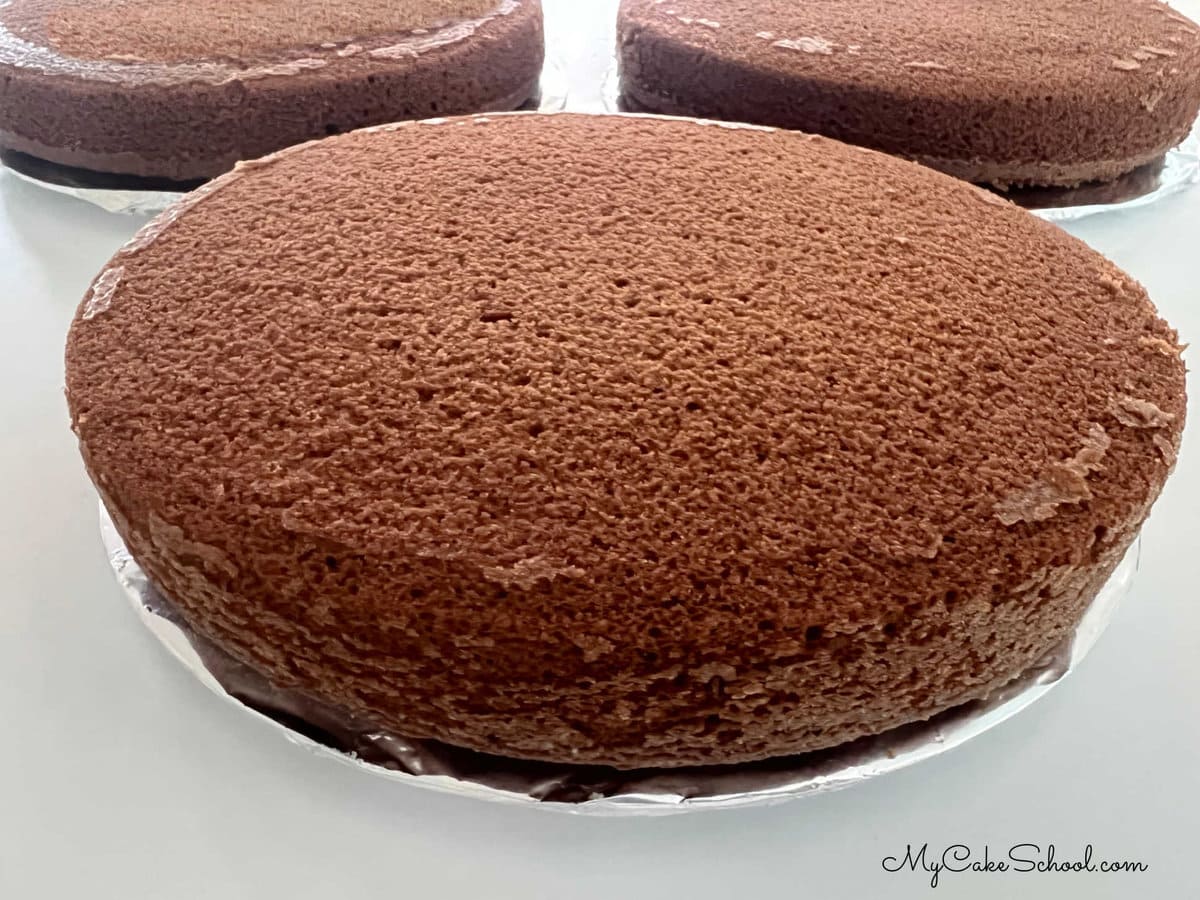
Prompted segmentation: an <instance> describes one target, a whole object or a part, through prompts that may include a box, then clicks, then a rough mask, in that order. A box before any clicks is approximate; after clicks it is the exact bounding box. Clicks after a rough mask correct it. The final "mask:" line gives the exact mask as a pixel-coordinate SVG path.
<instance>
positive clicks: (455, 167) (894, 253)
mask: <svg viewBox="0 0 1200 900" xmlns="http://www.w3.org/2000/svg"><path fill="white" fill-rule="evenodd" d="M298 185H302V186H303V189H302V190H297V186H298ZM151 238H153V239H151ZM1179 354H1180V348H1179V347H1178V346H1177V342H1176V335H1175V334H1174V332H1173V331H1172V330H1171V329H1170V328H1169V327H1168V326H1167V325H1165V324H1164V323H1163V322H1162V321H1160V320H1159V319H1158V318H1157V316H1156V315H1155V312H1154V309H1153V307H1152V306H1151V304H1150V302H1149V301H1148V300H1147V298H1146V295H1145V293H1144V292H1143V291H1142V289H1141V288H1140V287H1139V286H1138V285H1137V284H1135V283H1133V282H1132V281H1130V280H1129V279H1128V278H1127V277H1125V276H1123V275H1122V274H1121V273H1120V272H1119V271H1118V270H1117V269H1116V268H1115V267H1113V266H1112V265H1111V264H1110V263H1108V262H1107V261H1106V260H1104V259H1103V258H1102V257H1100V256H1099V255H1098V254H1096V253H1094V252H1092V251H1091V250H1089V249H1088V248H1086V247H1085V246H1084V245H1083V244H1081V243H1080V242H1078V241H1077V240H1075V239H1073V238H1071V237H1070V236H1068V235H1067V234H1065V233H1064V232H1062V231H1060V230H1059V229H1057V228H1055V227H1053V226H1051V225H1049V224H1046V223H1043V222H1041V221H1039V220H1037V219H1035V218H1033V217H1032V216H1030V215H1028V214H1026V213H1024V212H1022V211H1021V210H1019V209H1017V208H1015V207H1012V206H1010V205H1009V204H1007V203H1006V202H1004V201H1001V200H999V199H996V198H995V197H993V196H991V195H989V194H987V193H984V192H983V191H980V190H978V189H976V188H974V187H971V186H969V185H967V184H964V183H959V182H956V181H954V180H952V179H950V178H947V177H944V176H941V175H939V174H936V173H934V172H932V171H930V170H927V169H924V168H921V167H918V166H916V165H913V164H910V163H907V162H903V161H900V160H897V159H893V158H890V157H886V156H883V155H879V154H875V153H871V152H868V151H863V150H859V149H855V148H851V147H848V146H846V145H842V144H839V143H836V142H833V141H829V140H826V139H822V138H810V137H807V136H804V135H800V134H796V133H788V132H768V131H764V130H751V129H746V128H736V129H734V128H729V127H719V126H713V125H701V124H694V123H690V122H686V121H678V120H675V121H672V120H659V119H649V118H637V117H588V116H578V115H559V116H533V115H528V116H500V117H494V118H492V119H490V120H488V119H463V120H451V121H450V122H447V123H443V124H437V123H433V124H413V125H406V126H401V127H397V128H392V129H388V130H383V131H376V132H371V133H367V132H359V133H355V134H351V135H346V136H342V137H339V138H334V139H331V140H328V141H323V142H321V143H318V144H310V145H308V146H306V147H303V148H301V149H299V150H295V151H292V152H286V153H284V154H281V155H279V156H277V157H275V158H271V159H269V160H268V161H266V162H262V163H253V164H251V165H250V166H248V167H244V168H242V169H241V170H240V171H239V172H237V173H235V174H234V175H232V176H230V177H227V178H225V179H221V180H220V181H218V182H217V183H216V189H215V190H214V191H212V192H210V193H208V194H206V195H203V196H200V197H199V199H197V200H196V201H195V202H194V205H191V206H190V208H188V209H186V210H185V211H183V212H181V213H179V214H178V215H177V216H169V217H168V218H167V219H165V220H163V222H161V223H159V224H158V225H156V226H154V229H153V232H152V233H148V234H146V235H143V237H142V238H141V239H139V240H138V241H137V242H135V244H134V245H132V246H131V247H130V248H129V249H127V250H126V251H124V252H123V253H122V254H120V255H119V256H118V257H117V258H116V259H115V260H114V262H113V264H112V266H111V267H110V268H109V270H108V271H107V272H106V273H105V274H103V275H102V276H101V277H100V278H99V279H98V281H97V283H96V285H95V287H94V288H93V290H92V291H91V293H90V294H89V296H88V298H87V299H86V301H85V303H84V304H83V306H82V307H81V311H80V318H79V319H78V320H77V322H76V323H75V325H74V327H73V330H72V333H71V337H70V344H69V350H68V393H69V398H70V404H71V409H72V413H73V417H74V421H75V425H76V427H77V429H78V433H79V436H80V438H81V441H82V443H83V445H84V447H85V451H86V455H87V457H88V459H89V464H90V466H91V469H92V471H93V473H94V474H98V477H99V482H100V485H101V488H102V490H104V491H105V492H106V494H108V495H110V496H113V497H117V498H120V499H121V503H122V505H123V507H124V511H125V514H126V515H130V516H132V515H139V516H144V515H145V514H146V513H145V511H146V510H150V511H152V517H151V519H150V521H151V527H152V528H158V527H159V526H158V525H155V524H154V523H155V522H156V521H157V522H159V523H160V524H161V523H166V524H161V527H162V528H170V529H180V531H179V532H172V533H175V534H178V535H182V537H181V538H180V540H183V541H185V542H186V543H185V544H179V546H190V547H192V548H194V552H195V553H197V554H200V558H205V559H209V560H210V561H213V565H214V566H216V570H220V571H228V572H230V573H232V572H236V571H238V570H239V567H240V566H244V565H249V566H250V568H249V569H243V570H242V571H243V572H250V571H255V572H257V570H255V569H253V565H254V564H253V563H252V562H247V561H244V560H240V559H239V558H238V554H239V550H240V548H241V547H242V546H243V538H244V537H245V536H247V535H250V534H253V535H255V536H256V538H255V540H256V541H258V542H260V543H261V542H263V541H265V542H266V543H267V544H269V543H270V537H269V536H270V535H272V534H293V535H305V536H307V538H311V539H312V540H315V541H316V542H317V544H318V545H319V546H324V547H329V548H341V549H338V550H332V549H331V550H330V552H337V553H339V554H341V555H343V556H345V555H346V554H361V555H364V556H365V558H369V559H376V560H379V559H382V560H386V559H395V560H430V561H440V564H444V565H446V566H448V567H449V568H448V569H447V571H453V572H455V573H457V574H456V576H455V577H459V576H461V577H464V578H465V577H466V575H465V574H464V573H474V574H473V577H475V578H477V579H479V581H480V583H487V584H491V585H494V586H495V587H496V590H497V591H498V592H499V593H497V594H496V595H495V597H496V598H504V597H507V600H505V599H496V600H495V601H494V602H495V603H496V605H495V607H494V608H492V609H490V610H488V611H486V612H480V613H479V614H478V615H476V616H474V617H473V618H472V619H471V620H470V622H471V624H470V626H469V627H470V628H472V629H475V630H476V634H474V635H473V636H465V635H464V636H462V637H461V639H462V640H473V639H478V640H483V636H486V635H491V636H492V637H488V638H487V639H488V640H489V641H490V640H492V639H493V637H494V638H495V640H496V641H497V642H499V643H497V644H496V646H497V647H507V648H510V649H511V648H512V647H514V646H517V645H519V644H520V643H521V642H524V641H532V642H533V646H536V645H537V642H538V640H539V635H540V636H541V637H542V638H544V639H545V640H551V639H552V637H551V636H552V635H559V636H560V638H561V635H562V634H564V633H566V634H569V635H570V637H569V638H567V639H568V640H572V641H576V642H577V643H578V645H579V646H580V647H582V648H584V649H583V652H584V654H585V659H594V658H598V657H601V656H604V655H605V654H606V653H608V652H609V651H612V650H614V648H621V647H636V646H638V641H639V640H641V639H642V638H643V637H644V630H645V628H646V627H647V626H648V624H651V623H655V628H659V626H666V627H669V631H667V632H665V634H666V635H667V636H665V637H663V638H662V641H664V642H669V643H671V644H672V645H673V646H674V645H677V646H679V647H706V646H708V647H714V648H718V647H721V646H725V645H726V644H727V643H730V642H732V643H731V646H733V647H739V648H745V647H748V646H749V645H750V642H754V643H759V642H762V641H768V640H777V639H781V638H779V637H773V634H774V632H768V631H766V630H762V631H760V630H758V623H759V621H760V620H761V621H763V622H767V623H769V624H770V625H771V628H772V629H774V628H776V627H778V628H779V629H780V634H782V630H783V629H785V628H787V627H791V626H794V625H795V624H796V623H813V622H819V623H822V625H823V626H824V627H825V628H826V629H827V630H829V631H831V632H836V631H837V629H838V628H840V627H847V628H850V627H852V626H848V625H846V624H845V623H848V622H856V621H857V622H863V621H871V620H873V619H879V618H885V617H888V616H891V615H894V614H895V611H896V608H897V606H900V607H903V606H904V604H906V603H907V602H909V599H911V597H912V596H913V595H914V594H915V595H917V596H924V594H923V593H922V592H923V591H926V590H928V589H929V586H930V585H931V584H934V585H936V584H938V583H940V582H939V581H938V579H942V580H943V581H946V582H947V583H948V584H960V583H964V582H965V583H976V582H978V583H983V582H987V581H988V580H989V579H990V578H992V577H993V576H990V575H988V574H987V573H989V572H992V573H994V572H997V571H1000V569H1004V570H1005V571H1008V568H1009V567H1012V568H1013V569H1014V570H1016V569H1019V568H1020V567H1021V566H1027V565H1033V564H1034V563H1033V562H1032V560H1033V559H1034V557H1036V556H1037V555H1038V554H1045V555H1046V559H1045V560H1043V562H1042V563H1041V564H1042V565H1046V564H1048V563H1049V560H1050V558H1051V557H1052V555H1053V554H1054V553H1055V552H1056V551H1054V549H1053V548H1054V547H1061V546H1064V545H1065V546H1086V545H1087V543H1088V542H1091V541H1094V539H1095V536H1094V535H1093V534H1092V529H1093V525H1092V524H1090V523H1092V522H1094V521H1095V519H1094V517H1093V516H1094V515H1095V514H1097V510H1098V511H1099V513H1098V514H1099V515H1101V516H1102V517H1103V516H1110V517H1111V519H1110V521H1112V522H1114V523H1120V524H1121V527H1125V526H1126V523H1128V522H1129V521H1131V520H1133V521H1137V520H1140V516H1141V515H1143V514H1144V511H1145V508H1146V504H1147V503H1148V501H1149V500H1150V499H1151V497H1152V495H1153V494H1154V493H1156V492H1157V487H1158V485H1160V484H1161V482H1162V479H1163V478H1164V477H1165V473H1166V471H1167V467H1168V465H1169V463H1170V462H1171V461H1173V459H1174V452H1175V449H1176V447H1177V445H1178V440H1179V435H1180V432H1181V429H1182V426H1183V418H1184V412H1185V410H1184V403H1185V400H1184V367H1183V363H1182V362H1181V360H1180V356H1179ZM1088 504H1092V511H1091V513H1089V515H1088V516H1082V515H1081V514H1080V511H1081V509H1083V508H1084V507H1086V506H1087V505H1088ZM1084 522H1086V523H1089V524H1087V525H1086V531H1087V534H1086V536H1085V535H1083V534H1080V533H1078V532H1080V530H1081V529H1082V528H1083V527H1084V526H1083V525H1081V523H1084ZM1085 539H1086V540H1085ZM176 543H178V542H176ZM1023 548H1025V549H1023ZM189 552H190V551H189ZM848 560H849V561H851V562H850V563H847V561H848ZM864 567H865V568H864ZM997 567H999V568H997ZM216 570H214V571H216ZM872 571H874V572H877V573H878V574H879V578H878V579H873V577H872V576H871V575H870V574H869V573H870V572H872ZM930 573H935V574H936V577H934V576H933V575H931V574H930ZM277 575H278V577H283V575H280V574H278V573H275V574H271V573H267V572H266V571H262V572H257V574H256V576H255V577H262V578H264V579H272V578H276V577H277ZM931 579H932V580H931ZM972 579H974V580H975V582H972ZM560 585H561V586H562V590H563V591H564V592H565V593H558V592H557V591H558V587H557V586H560ZM714 585H718V586H720V587H719V589H718V591H717V594H718V595H719V596H720V597H721V600H720V602H717V601H711V600H710V599H708V598H710V597H712V596H713V590H712V589H713V586H714ZM941 589H942V590H944V589H945V586H944V585H943V587H942V588H941ZM289 590H291V589H290V588H289ZM506 591H512V595H511V596H509V595H508V594H506V593H505V592H506ZM939 596H940V595H939ZM564 598H566V599H564ZM305 602H306V603H307V602H310V601H305ZM311 602H329V601H328V599H326V600H325V601H317V600H312V601H311ZM338 602H339V603H343V604H345V608H344V609H343V612H342V613H330V615H331V617H332V621H343V618H342V617H343V616H345V615H352V614H351V613H350V612H349V609H350V608H351V607H361V609H360V610H359V612H360V613H361V614H363V615H368V614H370V615H371V616H374V615H375V613H374V612H372V611H373V610H378V609H380V608H382V607H380V606H378V605H379V604H383V605H386V606H387V607H388V609H391V610H393V611H394V612H395V614H396V615H400V612H399V610H400V609H401V608H402V607H403V605H404V604H406V603H412V604H414V605H415V607H419V606H421V604H422V603H423V602H424V601H423V600H422V599H421V598H420V596H419V593H418V592H416V591H414V592H413V593H412V594H411V596H408V595H405V596H401V595H400V594H398V593H397V594H391V593H387V594H386V596H384V595H382V594H381V595H380V596H375V595H372V596H369V597H367V596H362V595H358V594H357V593H356V592H351V594H347V595H343V596H342V599H341V600H339V601H338ZM456 602H460V601H456V600H455V599H453V597H451V598H450V599H447V598H446V597H441V598H440V599H439V601H438V608H437V609H436V610H431V611H430V612H429V615H430V616H432V617H434V618H438V617H444V616H449V615H451V614H452V612H453V610H452V609H451V607H453V605H454V604H455V603H456ZM461 602H464V603H465V602H467V601H466V600H462V601H461ZM471 602H474V601H471ZM415 607H414V608H415ZM322 608H323V607H322ZM531 621H532V622H534V623H541V624H540V625H539V626H538V627H537V628H534V629H532V630H531V625H530V622H531ZM456 627H459V626H456ZM763 628H764V629H765V628H766V626H765V625H764V626H763ZM802 630H803V629H802ZM455 633H456V634H457V633H458V632H455ZM459 639H460V638H456V639H455V640H459ZM555 639H558V638H555ZM514 642H516V644H514ZM497 652H500V651H499V650H497ZM505 652H507V651H505ZM728 652H729V653H740V652H742V651H741V650H740V649H739V650H730V651H728ZM746 652H749V651H748V650H747V651H746ZM618 655H619V654H618ZM614 658H616V657H614ZM718 658H719V657H718ZM505 665H512V666H516V667H519V666H521V665H523V663H522V661H521V658H520V656H519V655H518V656H515V657H514V658H513V659H512V660H510V661H509V662H506V663H505ZM530 665H534V663H530Z"/></svg>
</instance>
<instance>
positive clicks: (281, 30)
mask: <svg viewBox="0 0 1200 900" xmlns="http://www.w3.org/2000/svg"><path fill="white" fill-rule="evenodd" d="M543 57H544V47H543V34H542V10H541V3H540V2H539V0H396V2H384V0H328V2H322V3H311V2H305V0H214V2H204V3H196V2H189V0H164V2H160V0H98V2H92V0H11V2H10V3H8V4H6V5H4V6H0V85H2V89H0V151H7V152H9V153H10V154H11V153H21V154H25V155H26V156H32V157H34V158H35V159H37V160H42V161H46V162H50V163H54V164H57V165H61V166H68V167H71V168H75V169H84V170H88V171H91V172H95V173H106V174H116V175H124V176H131V177H139V178H152V179H166V180H169V181H196V180H203V179H207V178H211V177H213V176H215V175H218V174H220V173H222V172H225V171H227V170H229V169H230V168H232V167H233V165H234V164H235V163H236V162H238V161H240V160H245V159H253V158H255V157H258V156H262V155H265V154H266V153H270V152H273V151H275V150H278V149H281V148H283V147H286V146H289V145H291V144H297V143H301V142H303V141H307V140H312V139H315V138H319V137H324V136H326V135H330V134H337V133H341V132H343V131H350V130H353V129H355V128H360V127H363V126H366V125H376V124H380V123H384V122H391V121H397V120H401V119H414V118H425V117H428V116H432V115H447V114H456V113H471V112H483V111H490V110H511V109H514V108H517V107H519V106H521V105H522V104H524V103H525V102H526V101H528V100H530V99H531V98H533V97H534V96H535V95H536V94H537V91H538V81H539V77H540V73H541V68H542V61H543Z"/></svg>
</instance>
